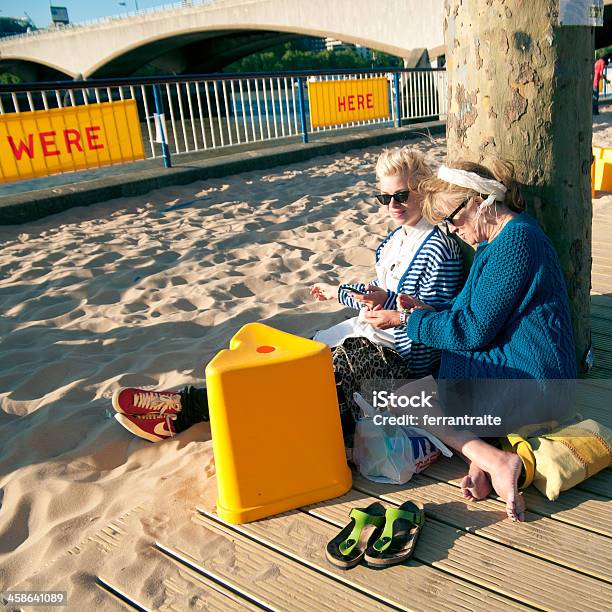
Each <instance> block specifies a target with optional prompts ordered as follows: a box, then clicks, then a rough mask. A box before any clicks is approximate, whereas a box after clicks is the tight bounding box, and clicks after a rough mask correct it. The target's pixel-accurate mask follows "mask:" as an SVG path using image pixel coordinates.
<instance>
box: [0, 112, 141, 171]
mask: <svg viewBox="0 0 612 612" xmlns="http://www.w3.org/2000/svg"><path fill="white" fill-rule="evenodd" d="M143 158H144V149H143V145H142V135H141V132H140V124H139V121H138V110H137V108H136V101H135V100H121V101H118V102H102V103H101V104H89V105H85V106H69V107H66V108H54V109H51V110H40V111H32V112H29V113H7V114H4V115H0V182H4V183H6V182H8V181H14V180H17V179H25V178H33V177H38V176H47V175H48V174H54V173H56V172H66V171H70V170H82V169H83V168H93V167H98V166H106V165H109V164H119V163H123V162H127V161H134V160H136V159H143Z"/></svg>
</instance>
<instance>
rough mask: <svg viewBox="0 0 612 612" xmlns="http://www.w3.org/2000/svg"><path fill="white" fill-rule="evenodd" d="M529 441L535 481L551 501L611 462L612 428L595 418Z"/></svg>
mask: <svg viewBox="0 0 612 612" xmlns="http://www.w3.org/2000/svg"><path fill="white" fill-rule="evenodd" d="M527 441H528V443H529V446H531V449H532V452H533V456H534V458H535V473H534V476H533V484H534V485H535V487H536V488H537V489H538V490H539V491H540V492H541V493H543V494H544V495H546V497H548V499H550V500H552V501H554V500H555V499H557V497H559V493H560V492H561V491H567V489H571V488H572V487H575V486H576V485H577V484H579V483H581V482H582V481H583V480H586V479H587V478H589V477H590V476H593V474H597V472H599V471H601V470H603V469H605V468H607V467H609V466H610V465H611V464H612V431H611V430H610V429H608V428H607V427H604V426H603V425H600V424H599V423H597V422H596V421H593V420H592V419H587V420H586V421H582V422H580V423H577V424H575V425H569V426H567V427H563V428H562V429H559V430H558V431H556V432H554V433H551V434H546V435H543V436H538V437H534V438H528V440H527Z"/></svg>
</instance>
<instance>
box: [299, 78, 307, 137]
mask: <svg viewBox="0 0 612 612" xmlns="http://www.w3.org/2000/svg"><path fill="white" fill-rule="evenodd" d="M297 82H298V106H299V107H300V126H301V127H302V142H308V128H307V127H306V105H305V104H304V79H303V78H302V77H298V80H297Z"/></svg>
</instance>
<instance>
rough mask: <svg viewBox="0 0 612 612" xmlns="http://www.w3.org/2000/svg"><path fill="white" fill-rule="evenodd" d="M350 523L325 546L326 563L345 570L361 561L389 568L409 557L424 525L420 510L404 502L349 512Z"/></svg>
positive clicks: (377, 504) (414, 505)
mask: <svg viewBox="0 0 612 612" xmlns="http://www.w3.org/2000/svg"><path fill="white" fill-rule="evenodd" d="M349 517H350V519H351V520H350V521H349V523H348V524H347V525H346V527H344V528H343V529H342V531H340V533H339V534H338V535H337V536H336V537H335V538H333V539H332V540H330V541H329V542H328V544H327V550H326V555H327V559H328V561H329V562H330V563H333V564H334V565H336V566H337V567H342V568H344V569H349V568H351V567H355V566H356V565H358V564H359V563H361V561H362V560H363V561H365V562H366V563H367V564H368V565H372V566H374V567H389V566H391V565H396V564H397V563H402V562H403V561H406V560H407V559H409V558H410V557H411V556H412V553H413V552H414V547H415V546H416V542H417V539H418V537H419V534H420V533H421V529H422V528H423V524H424V522H425V513H424V512H423V507H422V506H421V505H417V504H415V503H413V502H410V501H407V502H404V503H403V504H402V505H401V506H399V507H398V508H387V509H386V510H385V508H384V506H383V505H382V504H380V503H378V502H375V503H373V504H370V505H369V506H368V507H367V508H353V509H352V510H351V511H350V513H349Z"/></svg>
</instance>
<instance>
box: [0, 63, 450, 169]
mask: <svg viewBox="0 0 612 612" xmlns="http://www.w3.org/2000/svg"><path fill="white" fill-rule="evenodd" d="M371 78H379V79H380V78H382V79H383V80H386V83H387V85H386V86H387V88H388V90H387V91H388V100H389V103H388V113H386V114H384V115H383V116H379V117H378V118H376V119H368V120H362V121H351V122H348V123H342V124H337V125H333V126H332V125H330V126H327V127H314V126H313V123H312V118H313V114H312V112H311V111H312V109H311V104H312V102H311V100H310V99H309V95H308V92H309V83H313V82H320V81H338V82H342V81H347V80H352V81H361V80H364V79H371ZM366 84H367V83H363V85H364V86H365V85H366ZM352 85H356V86H358V84H355V83H352ZM128 99H132V100H135V102H136V106H137V109H138V117H139V122H140V130H141V134H142V140H143V143H144V150H145V158H147V159H154V158H158V157H163V158H164V161H165V163H166V165H167V166H169V165H171V158H172V157H174V156H177V155H182V154H185V153H194V152H198V151H208V150H213V149H220V148H227V147H234V146H236V145H245V144H251V143H261V142H265V141H279V140H283V139H286V140H290V139H295V140H298V139H300V138H301V139H302V140H304V141H306V140H308V138H315V139H316V138H317V137H318V136H319V135H320V134H325V133H328V132H330V131H337V130H343V129H344V130H346V129H355V128H361V129H367V128H370V127H383V126H389V127H392V126H395V127H397V126H400V125H402V124H405V123H414V122H419V121H426V120H431V119H434V118H437V117H440V116H444V115H445V114H446V72H445V71H444V70H430V69H427V70H424V69H395V70H384V71H379V70H375V71H374V70H373V71H356V70H351V71H319V72H286V73H252V74H204V75H186V76H180V77H176V76H175V77H163V78H159V77H156V78H126V79H108V80H90V81H63V82H53V83H30V84H27V83H26V84H20V85H0V117H1V116H2V115H6V114H9V113H11V114H12V113H24V112H29V111H38V110H51V109H56V108H71V107H79V106H87V105H90V104H99V103H104V102H113V101H117V100H128Z"/></svg>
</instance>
